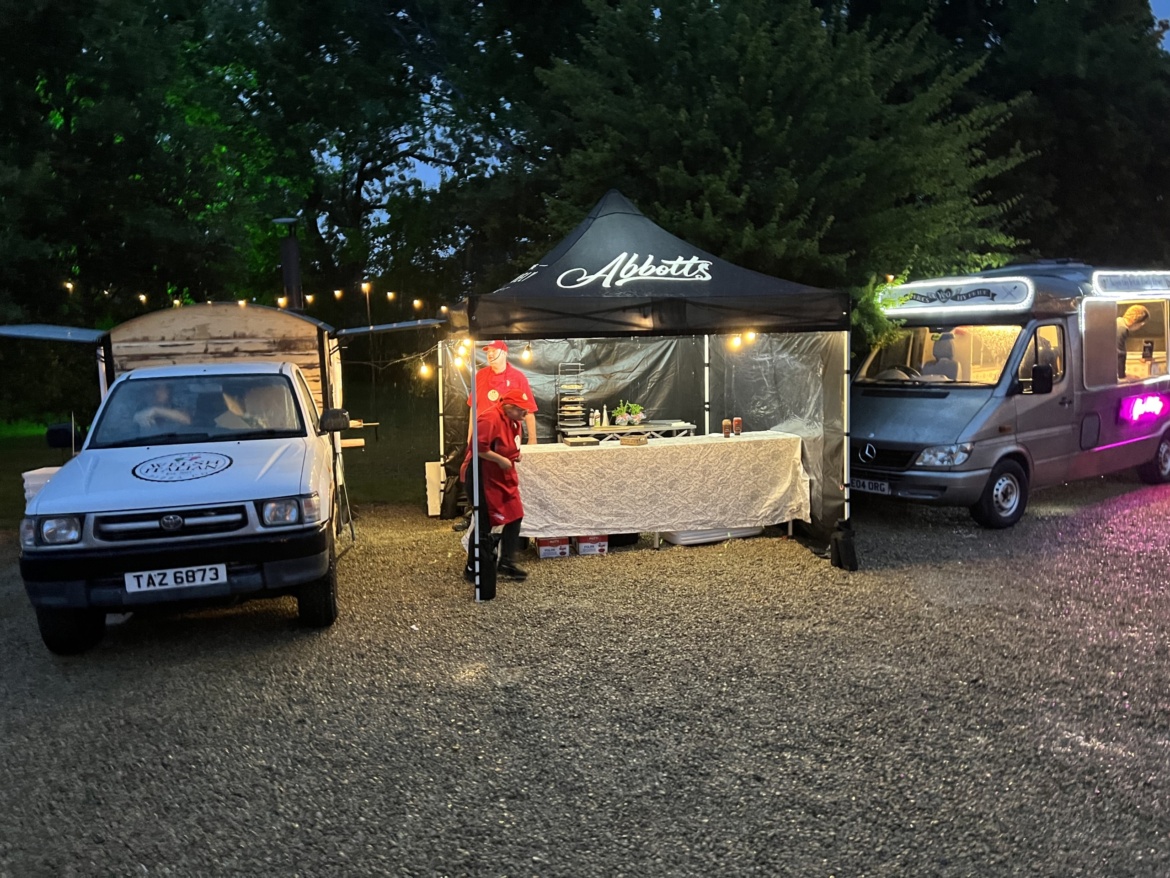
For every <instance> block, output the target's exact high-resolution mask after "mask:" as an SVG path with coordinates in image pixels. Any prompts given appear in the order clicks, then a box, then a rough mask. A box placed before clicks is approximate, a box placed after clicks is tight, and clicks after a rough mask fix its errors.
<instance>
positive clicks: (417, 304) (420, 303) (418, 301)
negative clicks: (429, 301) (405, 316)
mask: <svg viewBox="0 0 1170 878" xmlns="http://www.w3.org/2000/svg"><path fill="white" fill-rule="evenodd" d="M422 306H423V300H422V299H415V300H414V310H416V311H417V310H418V309H419V308H421V307H422Z"/></svg>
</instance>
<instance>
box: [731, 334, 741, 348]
mask: <svg viewBox="0 0 1170 878" xmlns="http://www.w3.org/2000/svg"><path fill="white" fill-rule="evenodd" d="M728 344H729V345H731V347H733V348H738V347H740V346H741V345H742V344H743V338H742V337H740V336H738V335H733V336H732V337H731V340H730V341H729V342H728Z"/></svg>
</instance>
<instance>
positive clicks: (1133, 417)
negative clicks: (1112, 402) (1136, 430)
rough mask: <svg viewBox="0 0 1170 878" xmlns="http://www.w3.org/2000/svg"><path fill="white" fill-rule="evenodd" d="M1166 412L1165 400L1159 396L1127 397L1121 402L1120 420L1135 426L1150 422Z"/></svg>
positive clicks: (1155, 394)
mask: <svg viewBox="0 0 1170 878" xmlns="http://www.w3.org/2000/svg"><path fill="white" fill-rule="evenodd" d="M1165 412H1166V400H1165V398H1164V397H1162V395H1161V394H1157V393H1145V394H1142V395H1141V396H1127V397H1126V398H1125V399H1123V400H1122V401H1121V420H1122V421H1124V422H1125V423H1129V424H1136V423H1138V422H1139V421H1152V420H1154V419H1155V418H1160V417H1161V416H1162V415H1163V414H1164V413H1165Z"/></svg>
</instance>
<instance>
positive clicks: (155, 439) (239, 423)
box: [89, 375, 305, 448]
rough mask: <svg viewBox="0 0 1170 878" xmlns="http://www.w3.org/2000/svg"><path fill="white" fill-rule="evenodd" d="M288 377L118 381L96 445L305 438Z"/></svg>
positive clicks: (104, 411)
mask: <svg viewBox="0 0 1170 878" xmlns="http://www.w3.org/2000/svg"><path fill="white" fill-rule="evenodd" d="M304 435H305V425H304V419H303V418H302V417H301V412H300V409H299V407H298V405H297V403H296V399H295V397H294V396H293V393H292V386H291V385H290V384H289V382H288V380H287V379H286V378H284V376H282V375H225V376H223V377H219V376H208V375H199V376H175V377H170V378H142V379H133V378H131V379H130V380H128V381H123V382H121V383H119V384H116V385H114V387H113V389H112V390H111V391H110V396H109V399H107V400H106V404H105V406H104V407H103V408H102V413H101V416H100V417H99V419H98V421H97V423H96V424H95V425H94V428H93V436H92V437H91V439H90V443H89V447H90V448H126V447H132V446H141V445H176V444H180V443H184V442H228V441H235V440H240V439H258V438H284V437H289V436H304Z"/></svg>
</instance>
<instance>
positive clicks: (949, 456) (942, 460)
mask: <svg viewBox="0 0 1170 878" xmlns="http://www.w3.org/2000/svg"><path fill="white" fill-rule="evenodd" d="M972 447H973V446H972V445H971V443H970V442H959V443H957V444H955V445H935V446H934V447H933V448H926V449H923V451H922V453H921V454H919V455H918V460H916V461H914V465H915V466H959V465H960V464H963V463H966V462H967V458H968V457H970V456H971V448H972Z"/></svg>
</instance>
